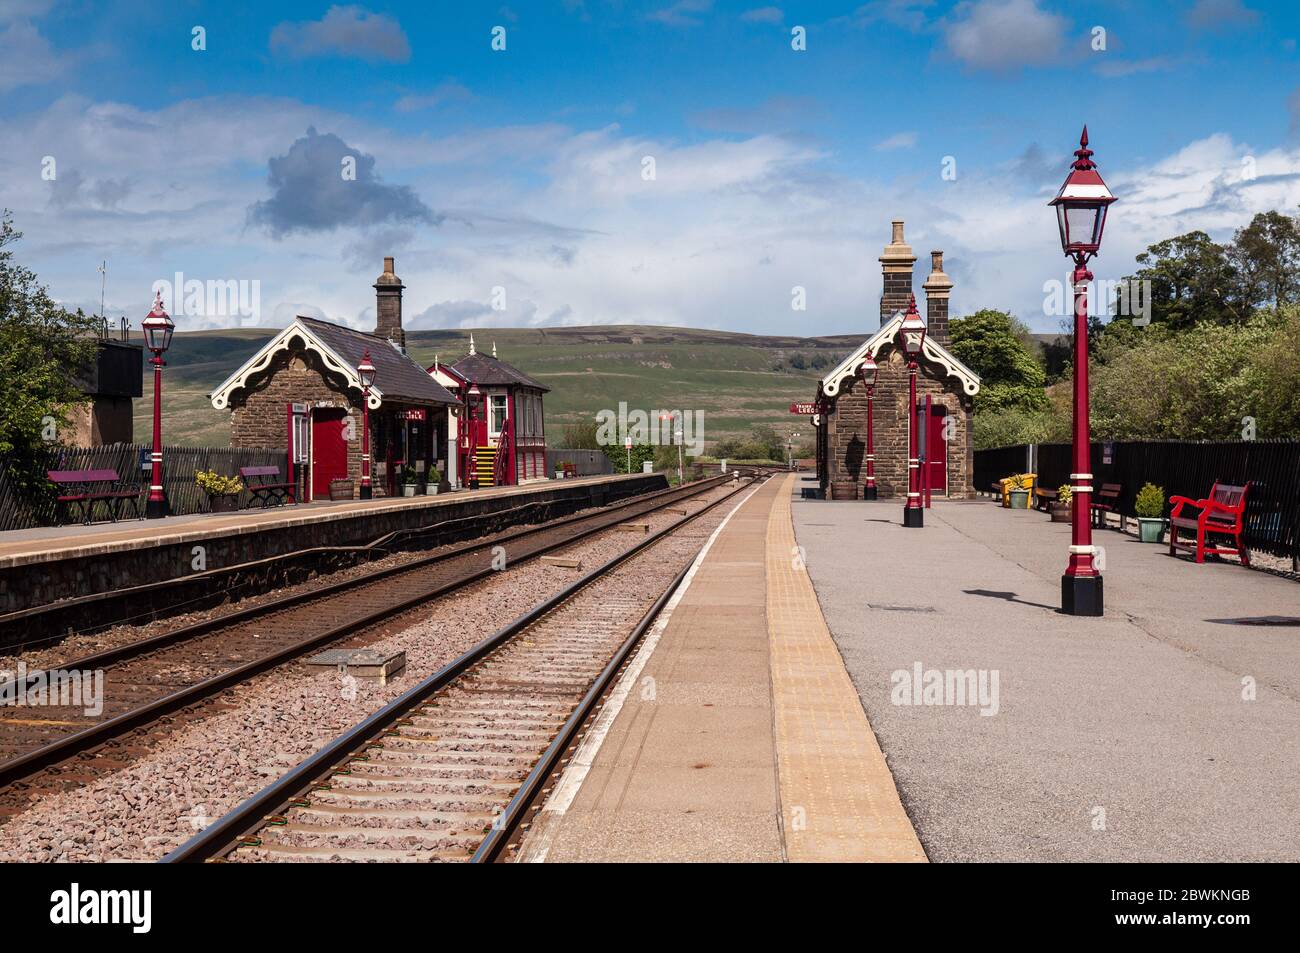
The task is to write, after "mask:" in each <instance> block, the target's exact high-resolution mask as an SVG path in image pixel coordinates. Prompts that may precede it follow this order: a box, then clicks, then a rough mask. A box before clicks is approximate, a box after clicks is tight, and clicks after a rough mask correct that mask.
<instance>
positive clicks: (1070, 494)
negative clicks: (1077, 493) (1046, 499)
mask: <svg viewBox="0 0 1300 953" xmlns="http://www.w3.org/2000/svg"><path fill="white" fill-rule="evenodd" d="M1073 499H1074V490H1072V489H1070V484H1068V483H1062V484H1061V485H1060V487H1059V488H1058V489H1057V491H1056V502H1058V503H1064V504H1066V505H1067V506H1068V505H1069V503H1070V501H1071V500H1073Z"/></svg>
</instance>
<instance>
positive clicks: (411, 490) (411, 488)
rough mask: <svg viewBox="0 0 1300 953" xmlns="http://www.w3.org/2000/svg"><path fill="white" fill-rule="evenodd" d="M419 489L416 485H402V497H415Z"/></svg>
mask: <svg viewBox="0 0 1300 953" xmlns="http://www.w3.org/2000/svg"><path fill="white" fill-rule="evenodd" d="M417 489H419V487H417V486H416V485H415V484H414V483H403V484H402V496H415V491H416V490H417Z"/></svg>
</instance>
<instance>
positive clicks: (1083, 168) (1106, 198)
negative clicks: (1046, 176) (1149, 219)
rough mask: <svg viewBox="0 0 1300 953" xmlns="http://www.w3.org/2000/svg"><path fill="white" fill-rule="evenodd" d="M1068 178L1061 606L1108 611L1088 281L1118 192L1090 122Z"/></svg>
mask: <svg viewBox="0 0 1300 953" xmlns="http://www.w3.org/2000/svg"><path fill="white" fill-rule="evenodd" d="M1074 156H1075V158H1074V163H1073V165H1071V167H1070V174H1069V175H1068V176H1066V178H1065V184H1063V185H1062V186H1061V190H1060V191H1059V192H1058V193H1056V198H1054V199H1052V201H1051V202H1050V203H1048V204H1050V205H1054V206H1055V207H1056V219H1057V224H1058V225H1059V227H1060V230H1061V249H1062V250H1063V251H1064V252H1065V255H1066V257H1068V258H1073V259H1074V274H1073V276H1072V279H1073V282H1074V453H1073V458H1072V459H1073V463H1074V465H1073V467H1072V469H1073V470H1074V472H1073V473H1071V474H1070V482H1071V487H1070V489H1071V491H1072V492H1073V494H1074V500H1073V502H1074V510H1073V516H1072V518H1071V524H1072V526H1071V533H1070V563H1069V565H1068V566H1067V567H1066V569H1065V575H1063V576H1062V577H1061V609H1062V610H1063V611H1064V612H1066V613H1068V614H1070V615H1101V614H1102V605H1103V600H1102V579H1101V573H1100V572H1098V570H1097V565H1096V562H1095V559H1094V557H1095V555H1096V552H1097V550H1096V547H1094V546H1093V545H1092V523H1091V516H1092V510H1091V506H1090V504H1091V503H1092V474H1091V473H1089V472H1088V469H1089V467H1090V466H1091V463H1090V461H1091V457H1092V454H1091V446H1092V444H1091V439H1090V435H1089V432H1088V282H1089V281H1092V272H1090V271H1089V270H1088V268H1087V261H1088V259H1089V258H1091V257H1092V256H1094V255H1096V254H1097V251H1098V249H1100V248H1101V232H1102V229H1103V228H1104V227H1105V225H1106V210H1107V208H1109V206H1110V203H1111V202H1114V201H1115V196H1114V195H1112V194H1111V192H1110V189H1108V188H1106V183H1105V182H1103V181H1102V180H1101V175H1100V174H1098V172H1097V166H1096V164H1095V163H1094V162H1093V161H1092V150H1091V149H1089V148H1088V127H1087V126H1084V127H1083V135H1082V136H1080V137H1079V148H1078V149H1077V150H1076V151H1075V153H1074Z"/></svg>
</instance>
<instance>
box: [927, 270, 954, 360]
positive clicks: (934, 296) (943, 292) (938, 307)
mask: <svg viewBox="0 0 1300 953" xmlns="http://www.w3.org/2000/svg"><path fill="white" fill-rule="evenodd" d="M921 287H922V288H924V289H925V323H926V324H927V325H929V331H927V333H928V334H929V335H930V337H931V338H932V339H933V340H934V341H936V342H938V343H939V344H942V345H943V346H944V347H947V346H948V345H949V344H951V343H952V336H951V335H950V334H949V333H948V296H949V295H950V294H952V279H951V278H949V277H948V276H947V275H945V274H944V273H943V252H941V251H932V252H930V277H928V278H926V279H925V284H923V285H922V286H921Z"/></svg>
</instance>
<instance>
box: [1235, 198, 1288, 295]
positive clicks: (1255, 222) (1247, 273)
mask: <svg viewBox="0 0 1300 953" xmlns="http://www.w3.org/2000/svg"><path fill="white" fill-rule="evenodd" d="M1228 260H1229V261H1230V262H1231V263H1232V266H1233V271H1234V278H1235V282H1236V288H1237V297H1238V298H1239V300H1240V301H1241V302H1243V303H1244V304H1245V305H1246V306H1247V307H1257V306H1260V305H1265V304H1268V305H1273V306H1274V307H1282V306H1284V305H1287V304H1293V303H1295V302H1296V301H1297V300H1300V225H1297V222H1296V220H1295V219H1294V218H1292V217H1291V216H1289V215H1283V214H1282V213H1281V212H1260V213H1259V214H1258V215H1256V216H1255V217H1254V218H1253V219H1251V221H1250V224H1249V225H1247V226H1246V227H1245V228H1241V229H1238V230H1237V232H1236V234H1235V235H1234V236H1233V240H1232V245H1231V247H1230V248H1229V249H1228Z"/></svg>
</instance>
